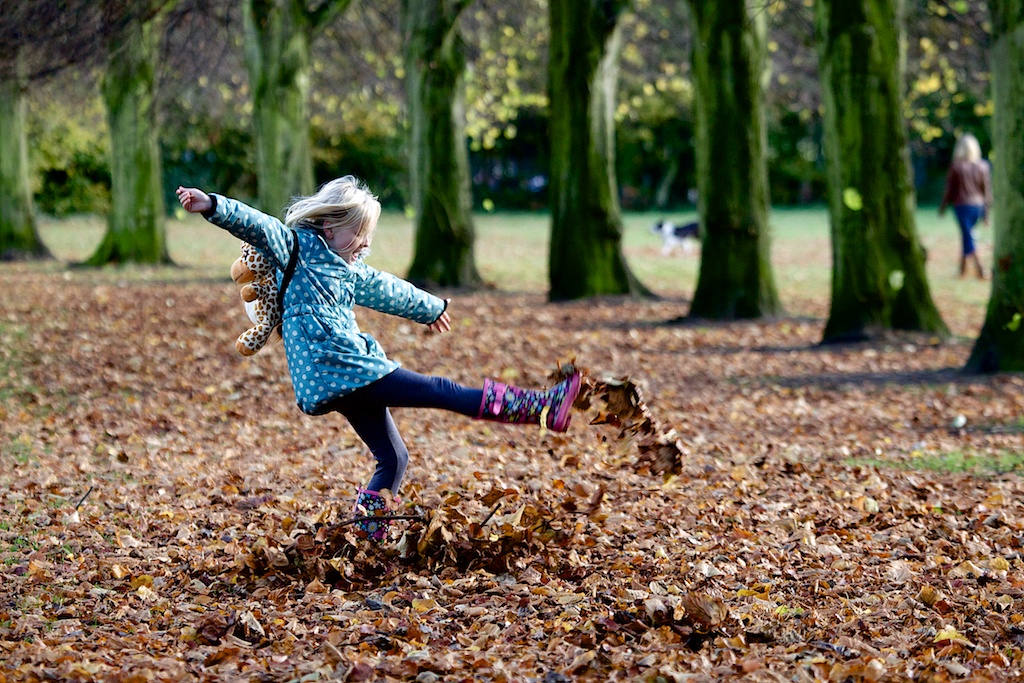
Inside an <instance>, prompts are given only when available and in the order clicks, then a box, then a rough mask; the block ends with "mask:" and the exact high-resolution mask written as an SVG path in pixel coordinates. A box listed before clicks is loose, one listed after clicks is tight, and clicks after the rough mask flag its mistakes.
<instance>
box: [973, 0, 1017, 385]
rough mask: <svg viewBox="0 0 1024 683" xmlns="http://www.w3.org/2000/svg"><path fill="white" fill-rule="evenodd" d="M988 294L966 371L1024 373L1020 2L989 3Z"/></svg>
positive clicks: (1003, 0)
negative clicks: (992, 184) (992, 239)
mask: <svg viewBox="0 0 1024 683" xmlns="http://www.w3.org/2000/svg"><path fill="white" fill-rule="evenodd" d="M990 10H991V12H992V91H993V98H994V100H995V112H994V115H993V119H992V122H993V142H994V145H993V146H994V147H995V149H996V150H997V151H996V154H994V155H993V156H994V159H993V165H994V168H993V174H992V175H993V179H994V182H995V188H994V195H995V196H994V199H995V206H994V207H993V209H994V210H993V214H994V218H993V220H994V233H995V248H994V254H993V256H994V258H993V264H992V265H993V268H992V295H991V298H990V299H989V302H988V310H987V312H986V313H985V322H984V324H983V325H982V328H981V334H980V335H979V336H978V340H977V342H975V344H974V349H973V351H972V352H971V357H970V358H969V359H968V361H967V369H968V370H970V371H975V372H977V371H980V372H996V371H1015V372H1020V371H1024V109H1021V102H1024V1H1022V0H992V1H991V2H990Z"/></svg>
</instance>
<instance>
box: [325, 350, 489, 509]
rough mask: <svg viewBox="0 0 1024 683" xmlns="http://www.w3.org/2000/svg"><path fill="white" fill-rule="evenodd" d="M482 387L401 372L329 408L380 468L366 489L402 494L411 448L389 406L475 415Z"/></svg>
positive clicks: (444, 378)
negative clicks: (367, 449)
mask: <svg viewBox="0 0 1024 683" xmlns="http://www.w3.org/2000/svg"><path fill="white" fill-rule="evenodd" d="M482 399H483V390H482V389H471V388H469V387H465V386H462V385H461V384H456V383H455V382H453V381H451V380H450V379H448V378H447V377H427V376H426V375H420V374H418V373H415V372H412V371H410V370H405V369H403V368H399V369H397V370H395V371H394V372H392V373H391V374H390V375H387V376H385V377H382V378H380V379H379V380H377V381H376V382H373V383H372V384H368V385H366V386H365V387H361V388H359V389H356V390H355V391H353V392H352V393H351V394H349V395H347V396H343V397H341V398H339V399H337V400H336V401H334V402H333V403H331V404H330V406H329V407H328V411H333V412H338V413H341V414H342V415H344V416H345V417H346V418H348V421H349V423H350V424H351V425H352V428H353V429H354V430H356V434H358V435H359V438H361V439H362V440H363V441H364V442H366V445H367V446H369V448H370V451H371V452H372V453H373V457H374V458H376V459H377V470H376V471H375V472H374V473H373V478H371V479H370V483H368V484H367V485H366V489H367V490H369V491H380V490H381V489H389V490H390V491H391V492H392V493H398V487H399V486H401V485H402V478H403V477H404V476H405V468H406V466H407V465H408V464H409V450H408V449H407V448H406V447H405V443H404V442H403V441H402V436H401V435H400V434H399V433H398V428H397V427H396V426H395V421H394V420H393V419H392V418H391V411H390V410H388V408H440V409H442V410H450V411H453V412H456V413H461V414H462V415H467V416H469V417H476V416H477V415H478V413H479V411H480V402H481V400H482Z"/></svg>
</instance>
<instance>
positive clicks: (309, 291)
mask: <svg viewBox="0 0 1024 683" xmlns="http://www.w3.org/2000/svg"><path fill="white" fill-rule="evenodd" d="M177 193H178V200H179V201H180V202H181V205H182V206H183V207H184V208H185V210H186V211H189V212H191V213H201V214H202V215H203V216H204V217H205V218H206V219H207V220H208V221H210V222H211V223H213V224H214V225H217V226H219V227H221V228H223V229H225V230H227V231H228V232H230V233H231V234H232V235H234V236H235V237H237V238H239V239H241V240H244V241H245V242H248V243H249V244H251V245H252V246H253V247H255V248H256V249H257V250H258V251H259V252H260V253H261V254H262V255H263V256H264V257H266V258H267V259H268V260H269V261H270V262H271V263H273V264H275V265H276V267H277V269H278V271H279V272H278V281H279V282H280V281H281V279H282V273H281V271H284V270H285V268H286V265H287V264H288V262H289V258H290V257H291V254H292V248H293V246H295V245H296V244H297V245H298V251H297V257H296V259H295V266H294V274H293V275H292V278H291V280H290V282H289V283H288V284H287V287H286V289H285V291H284V293H283V299H282V308H283V318H284V322H283V323H282V335H283V337H284V347H285V356H286V357H287V360H288V370H289V373H290V374H291V379H292V386H293V388H294V390H295V400H296V402H297V403H298V406H299V408H300V409H301V410H302V412H304V413H307V414H309V415H323V414H325V413H331V412H337V413H341V414H342V415H344V416H345V417H346V418H348V421H349V423H351V425H352V428H353V429H355V431H356V433H357V434H358V435H359V437H360V438H362V440H363V441H364V442H365V443H366V445H367V446H368V447H369V448H370V450H371V452H372V453H373V456H374V458H376V460H377V469H376V471H375V472H374V474H373V477H372V478H371V479H370V481H369V483H368V484H367V485H366V487H365V488H364V489H359V491H358V493H357V496H356V507H357V509H359V508H361V509H364V510H366V511H367V512H368V514H370V515H373V516H384V515H387V514H388V512H389V511H388V509H387V504H386V501H385V499H384V497H383V496H381V495H380V493H379V492H380V491H381V490H383V489H388V490H390V491H391V492H392V493H398V489H399V487H400V486H401V484H402V478H403V476H404V475H405V468H406V465H407V464H408V461H409V451H408V450H407V449H406V447H405V444H404V443H403V442H402V438H401V436H400V435H399V433H398V430H397V429H396V427H395V422H394V420H393V419H392V418H391V413H390V411H389V408H441V409H444V410H451V411H454V412H457V413H461V414H463V415H467V416H469V417H475V418H477V419H484V420H494V421H498V422H507V423H513V424H539V423H540V420H541V418H542V417H544V418H546V419H545V421H546V425H545V426H546V427H547V428H548V429H550V430H552V431H556V432H564V431H565V430H566V429H568V427H569V419H570V414H569V411H570V409H571V407H572V404H573V401H575V400H576V396H577V394H578V393H579V390H580V376H579V374H578V373H577V374H573V375H572V376H570V377H569V378H568V379H566V380H565V381H563V382H560V383H559V384H557V385H556V386H554V387H552V388H551V389H548V390H547V391H531V390H527V389H520V388H518V387H513V386H509V385H506V384H502V383H501V382H496V381H494V380H491V379H486V380H484V385H483V388H482V389H475V388H470V387H465V386H462V385H459V384H456V383H455V382H453V381H451V380H449V379H447V378H444V377H426V376H423V375H420V374H417V373H415V372H411V371H409V370H406V369H404V368H401V367H399V365H398V363H395V362H394V361H391V360H388V358H387V356H385V355H384V351H383V349H382V348H381V347H380V344H378V343H377V340H375V339H374V338H373V337H371V336H370V335H368V334H366V333H364V332H360V330H359V327H358V326H357V325H356V319H355V315H354V313H353V311H352V308H353V306H354V305H355V304H359V305H361V306H366V307H368V308H372V309H374V310H377V311H381V312H384V313H390V314H393V315H398V316H402V317H403V318H408V319H409V320H412V321H415V322H418V323H422V324H424V325H426V326H427V327H428V328H429V329H430V330H432V331H434V332H438V333H444V332H447V331H449V330H450V329H451V318H450V316H449V315H448V311H447V308H448V303H449V300H447V299H439V298H437V297H436V296H433V295H432V294H429V293H427V292H425V291H423V290H421V289H418V288H416V287H414V286H413V285H412V284H410V283H408V282H406V281H405V280H402V279H400V278H397V277H395V276H394V275H390V274H388V273H384V272H380V271H378V270H374V269H373V268H371V267H370V266H368V265H366V264H365V263H363V261H362V257H363V256H365V255H366V253H367V251H368V249H369V247H370V242H371V241H372V239H373V233H374V231H375V230H376V228H377V220H378V219H379V218H380V203H379V202H378V201H377V198H376V197H374V196H373V195H372V194H371V193H370V192H369V190H368V189H367V188H366V186H365V185H363V184H362V183H361V182H360V181H358V180H356V179H355V178H354V177H352V176H345V177H344V178H338V179H336V180H332V181H331V182H329V183H327V184H326V185H324V186H323V187H321V188H320V189H319V190H318V191H317V193H316V194H314V195H312V196H310V197H302V198H299V199H297V200H296V201H294V202H293V203H292V205H291V206H290V207H289V208H288V209H287V211H286V213H285V219H284V223H283V224H282V223H281V222H280V221H278V220H277V219H276V218H273V217H271V216H268V215H266V214H263V213H260V212H259V211H256V210H255V209H253V208H251V207H249V206H246V205H245V204H243V203H241V202H238V201H236V200H233V199H229V198H227V197H223V196H220V195H215V194H212V195H208V194H206V193H205V192H203V191H202V190H198V189H196V188H184V187H179V188H178V190H177ZM359 528H360V529H361V530H362V531H363V532H364V533H365V534H366V535H367V536H369V537H370V538H372V539H373V540H376V541H380V540H383V539H384V537H385V536H386V533H387V521H386V520H382V521H380V522H372V521H370V522H360V524H359Z"/></svg>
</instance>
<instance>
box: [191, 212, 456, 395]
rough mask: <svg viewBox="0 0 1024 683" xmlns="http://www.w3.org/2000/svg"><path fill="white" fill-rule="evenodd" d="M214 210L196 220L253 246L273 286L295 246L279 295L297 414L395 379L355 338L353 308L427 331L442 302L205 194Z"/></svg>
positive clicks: (315, 235)
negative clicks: (270, 268) (272, 275)
mask: <svg viewBox="0 0 1024 683" xmlns="http://www.w3.org/2000/svg"><path fill="white" fill-rule="evenodd" d="M211 197H212V198H213V201H214V206H213V208H212V209H211V210H210V211H207V212H205V213H204V214H203V215H204V216H205V217H206V219H207V220H208V221H210V222H211V223H213V224H214V225H217V226H219V227H221V228H224V229H225V230H227V231H228V232H230V233H231V234H232V235H234V236H235V237H237V238H238V239H240V240H243V241H245V242H248V243H249V244H251V245H252V246H254V247H255V248H256V249H257V250H258V251H259V252H260V253H261V254H262V255H263V256H264V257H266V258H267V259H268V260H269V261H270V262H271V263H273V264H275V265H276V266H277V270H278V274H277V276H278V283H280V281H281V277H282V276H283V274H284V269H285V267H286V266H287V264H288V257H289V255H290V254H291V250H292V244H293V243H294V242H293V240H296V239H298V241H299V253H298V259H297V261H296V264H295V271H294V273H293V275H292V279H291V282H290V283H289V285H288V288H287V289H286V290H285V293H284V302H283V309H284V322H283V323H282V329H281V332H282V335H283V336H284V350H285V356H286V357H287V359H288V370H289V372H290V374H291V378H292V387H293V388H294V389H295V401H296V403H297V404H298V406H299V408H300V409H301V410H302V412H304V413H308V414H310V415H319V414H321V413H323V412H325V411H326V408H327V404H329V403H330V402H331V401H333V400H334V399H336V398H339V397H341V396H345V395H347V394H350V393H352V392H353V391H355V390H356V389H358V388H360V387H364V386H366V385H367V384H370V383H371V382H375V381H377V380H378V379H380V378H381V377H384V376H385V375H388V374H390V373H391V372H394V371H395V370H396V369H397V368H398V363H396V362H394V361H392V360H389V359H388V357H387V356H386V355H385V354H384V350H383V349H382V348H381V346H380V344H379V343H377V340H376V339H374V338H373V337H371V336H370V335H368V334H366V333H365V332H360V331H359V326H358V325H357V324H356V317H355V313H354V312H353V311H352V307H353V306H355V305H356V304H358V305H360V306H366V307H367V308H372V309H373V310H375V311H381V312H382V313H390V314H392V315H398V316H401V317H403V318H408V319H409V320H412V321H414V322H418V323H423V324H430V323H432V322H434V321H435V320H437V319H438V318H440V317H441V314H442V313H444V310H445V306H446V305H447V304H446V302H445V301H444V300H443V299H439V298H438V297H436V296H434V295H432V294H428V293H427V292H424V291H423V290H422V289H419V288H417V287H414V286H413V285H411V284H410V283H408V282H406V281H405V280H402V279H400V278H397V277H395V276H394V275H391V274H389V273H383V272H381V271H379V270H375V269H374V268H371V267H370V266H368V265H366V264H364V263H362V262H360V261H356V262H355V263H351V264H350V263H346V261H345V259H343V258H342V257H341V256H339V255H338V254H336V253H335V252H333V251H332V250H331V249H330V247H328V246H327V242H325V241H324V239H323V237H322V236H321V234H320V232H319V231H318V230H315V229H313V228H309V227H305V226H302V225H298V226H295V229H294V230H293V229H290V228H288V227H287V226H286V225H284V224H283V223H282V222H281V221H279V220H277V219H276V218H274V217H272V216H268V215H266V214H264V213H261V212H259V211H257V210H256V209H253V208H251V207H249V206H246V205H245V204H243V203H242V202H239V201H236V200H234V199H229V198H227V197H223V196H220V195H211Z"/></svg>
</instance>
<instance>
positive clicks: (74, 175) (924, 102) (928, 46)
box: [28, 0, 992, 216]
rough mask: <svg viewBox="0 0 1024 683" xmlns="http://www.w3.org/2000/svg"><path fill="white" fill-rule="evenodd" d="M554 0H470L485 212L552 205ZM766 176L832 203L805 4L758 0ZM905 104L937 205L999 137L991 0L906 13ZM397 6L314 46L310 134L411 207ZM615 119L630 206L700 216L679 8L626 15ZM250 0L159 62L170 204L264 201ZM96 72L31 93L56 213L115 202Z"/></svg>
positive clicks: (182, 27) (202, 18)
mask: <svg viewBox="0 0 1024 683" xmlns="http://www.w3.org/2000/svg"><path fill="white" fill-rule="evenodd" d="M545 7H546V3H544V2H540V0H513V1H511V2H500V3H499V2H492V1H491V0H484V1H483V2H478V3H474V4H473V5H472V7H471V8H470V9H469V10H468V11H466V12H464V13H463V15H462V17H461V18H460V22H461V28H462V31H463V34H464V40H465V44H466V47H467V50H468V54H469V65H468V70H467V78H466V80H467V91H466V116H467V126H466V133H467V135H468V136H469V145H470V159H471V167H472V183H473V201H474V205H475V207H476V208H477V209H480V210H487V211H493V210H524V209H525V210H539V209H543V208H545V207H546V201H547V192H546V190H547V168H548V160H549V148H550V144H549V140H548V135H547V123H548V122H547V118H546V116H547V114H546V111H547V110H546V106H547V95H546V73H545V63H546V60H547V39H548V34H547V30H546V24H547V19H546V16H547V12H546V9H545ZM760 11H762V12H764V14H765V15H767V19H768V31H769V35H768V50H769V52H770V70H769V74H768V78H770V83H769V84H768V85H767V87H766V90H765V91H766V94H767V100H766V113H767V121H768V157H769V169H768V173H769V182H770V196H771V199H772V202H773V203H774V204H777V205H792V204H807V203H813V202H819V203H820V202H823V201H824V192H825V162H824V157H823V149H822V120H821V117H822V111H821V106H822V105H821V87H820V80H819V78H818V74H817V56H816V52H815V49H814V25H813V16H812V10H811V3H810V2H794V3H790V2H765V3H763V9H762V10H760ZM906 17H907V19H906V48H907V50H906V83H907V88H906V99H905V103H904V115H905V117H906V119H907V121H908V123H909V142H910V149H911V152H912V157H911V158H912V164H913V170H914V185H915V189H916V191H917V196H918V200H919V202H920V203H922V204H936V203H937V202H938V200H939V198H940V196H941V191H942V184H943V180H944V177H945V171H946V168H947V165H948V162H949V160H950V157H951V153H952V147H953V143H954V141H955V138H956V136H957V135H958V134H960V133H963V132H970V133H973V134H974V135H976V136H977V137H978V139H979V140H980V141H981V144H982V149H983V152H984V154H985V155H987V154H988V152H989V150H990V148H991V134H990V117H991V114H992V101H991V94H990V92H989V80H990V74H989V71H988V48H989V33H988V32H989V30H990V21H989V19H988V17H987V8H986V7H985V5H984V3H977V2H966V1H964V0H961V1H959V2H938V1H936V0H913V1H912V2H908V3H907V12H906ZM398 21H399V11H398V3H397V2H390V1H384V2H372V3H371V2H356V3H355V4H354V5H353V6H352V7H351V8H350V9H349V10H348V11H347V12H346V13H345V15H344V17H343V18H341V19H339V20H336V21H334V22H333V23H332V24H331V25H330V26H328V27H327V28H326V29H325V30H324V31H323V32H322V33H320V34H318V36H317V38H316V40H315V43H314V45H313V54H314V62H313V72H314V79H315V81H314V83H313V84H312V88H311V99H310V104H311V119H310V123H311V128H312V136H313V141H314V145H313V150H314V156H313V161H314V173H315V177H316V180H317V182H324V181H326V180H329V179H330V178H332V177H335V176H336V175H337V174H338V173H339V172H340V171H344V172H346V173H352V174H354V175H357V176H359V177H361V178H363V179H365V180H366V181H367V182H368V183H369V184H370V186H371V187H372V188H374V190H375V191H376V192H377V193H378V194H379V195H380V197H381V199H382V201H383V203H384V204H385V206H388V207H390V208H399V209H403V208H405V207H406V205H407V203H408V172H407V162H406V148H407V140H406V137H405V135H406V127H405V125H404V119H403V116H404V94H405V91H404V88H403V84H402V78H403V76H404V67H403V62H402V48H401V44H400V40H401V31H400V30H399V28H398ZM622 24H623V41H624V45H623V48H622V53H621V60H620V66H621V71H620V88H619V96H618V106H617V108H616V111H615V121H616V145H617V149H616V159H617V168H616V173H617V178H618V181H619V185H620V192H621V201H622V206H623V208H624V209H625V210H634V211H637V210H639V211H647V210H659V211H670V210H677V209H687V208H689V209H692V208H693V205H694V203H695V199H696V195H695V192H696V190H695V188H696V186H697V182H696V177H695V173H696V164H695V158H694V143H693V138H694V135H695V129H694V125H695V124H694V106H695V105H694V101H693V98H694V89H693V85H692V83H691V73H690V66H689V64H690V52H689V51H690V35H689V33H690V32H689V28H688V22H687V20H686V10H685V8H684V5H683V3H671V2H653V1H652V0H639V1H638V2H636V3H634V5H633V7H632V11H631V12H627V13H626V14H625V15H624V17H623V19H622ZM242 50H243V41H242V17H241V5H240V4H239V3H216V2H206V3H199V4H198V5H196V4H193V3H180V4H178V5H177V7H176V8H175V9H174V10H173V11H172V14H171V16H170V17H169V18H168V19H167V22H166V29H165V33H164V36H163V38H162V41H161V49H160V59H159V62H158V71H157V81H158V84H159V86H158V88H157V93H158V102H157V103H156V106H155V111H156V112H157V116H158V117H159V118H160V120H161V123H160V130H161V137H160V150H161V155H162V161H163V168H164V183H163V184H164V192H165V195H166V199H167V202H166V205H167V206H168V207H173V206H174V204H175V202H174V201H173V188H174V187H176V186H177V185H178V184H179V183H187V184H191V185H198V186H202V187H209V188H211V189H216V190H217V191H219V192H223V193H225V194H228V195H231V196H237V197H239V198H241V199H250V200H251V199H252V198H254V197H255V196H256V170H255V146H254V143H253V133H252V125H253V118H252V117H253V109H252V98H251V92H250V87H249V83H248V78H247V77H246V68H245V65H244V64H243V55H242ZM98 77H99V71H93V70H89V69H86V70H77V69H76V70H70V71H65V72H62V73H60V74H58V75H57V76H55V77H54V78H53V79H51V80H49V81H42V82H39V83H34V84H33V86H32V87H31V88H30V90H29V117H28V122H29V130H28V136H29V139H30V140H31V145H30V154H31V162H32V168H33V193H34V198H35V200H36V202H37V205H38V207H39V209H40V210H41V211H42V212H43V213H45V214H49V215H53V216H65V215H69V214H74V213H97V214H104V213H106V212H107V211H109V209H110V201H111V198H110V172H109V146H110V142H109V134H108V129H107V126H106V123H105V114H104V111H103V103H102V100H101V98H100V96H99V94H98V91H97V80H98Z"/></svg>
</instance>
